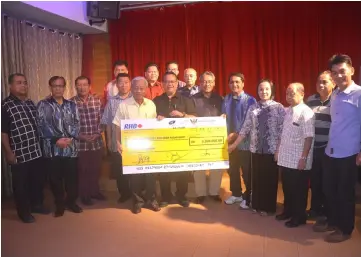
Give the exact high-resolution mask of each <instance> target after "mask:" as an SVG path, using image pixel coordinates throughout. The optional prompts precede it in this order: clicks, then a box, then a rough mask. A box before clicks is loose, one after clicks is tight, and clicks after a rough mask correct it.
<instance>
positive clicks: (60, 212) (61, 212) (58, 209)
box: [54, 207, 65, 218]
mask: <svg viewBox="0 0 361 257" xmlns="http://www.w3.org/2000/svg"><path fill="white" fill-rule="evenodd" d="M64 211H65V208H64V207H56V210H55V213H54V217H55V218H57V217H61V216H63V215H64Z"/></svg>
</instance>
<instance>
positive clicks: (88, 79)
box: [75, 76, 90, 85]
mask: <svg viewBox="0 0 361 257" xmlns="http://www.w3.org/2000/svg"><path fill="white" fill-rule="evenodd" d="M83 79H86V80H87V81H88V84H89V85H90V78H88V77H86V76H79V77H77V78H76V79H75V85H76V84H77V83H78V81H79V80H83Z"/></svg>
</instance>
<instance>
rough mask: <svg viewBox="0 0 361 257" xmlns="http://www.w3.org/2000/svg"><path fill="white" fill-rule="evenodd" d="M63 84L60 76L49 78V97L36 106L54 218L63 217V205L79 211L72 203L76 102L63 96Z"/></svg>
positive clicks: (75, 181)
mask: <svg viewBox="0 0 361 257" xmlns="http://www.w3.org/2000/svg"><path fill="white" fill-rule="evenodd" d="M65 86H66V82H65V79H64V78H63V77H60V76H54V77H52V78H50V80H49V88H50V92H51V96H50V97H47V98H45V99H43V100H41V101H40V102H39V103H38V106H37V112H38V119H39V135H40V143H41V147H42V151H43V157H45V159H46V162H47V169H48V171H49V180H50V187H51V191H52V192H53V195H54V198H55V206H56V210H55V214H54V216H55V217H60V216H63V215H64V211H65V208H66V207H67V208H68V209H69V210H71V211H72V212H75V213H80V212H82V209H81V208H80V207H79V206H78V205H77V204H76V199H77V197H78V172H77V159H78V158H77V157H78V150H77V143H76V141H77V139H78V135H79V128H80V126H79V125H80V124H79V114H78V109H77V107H76V104H75V103H74V102H73V101H69V100H66V99H64V97H63V95H64V91H65ZM64 187H65V191H66V199H65V197H64V196H65V192H64Z"/></svg>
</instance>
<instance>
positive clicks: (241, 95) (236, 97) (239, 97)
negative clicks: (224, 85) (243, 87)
mask: <svg viewBox="0 0 361 257" xmlns="http://www.w3.org/2000/svg"><path fill="white" fill-rule="evenodd" d="M245 95H246V93H245V92H244V91H242V92H241V93H240V94H239V95H237V96H235V95H233V94H232V99H236V100H240V99H241V98H242V97H243V96H245Z"/></svg>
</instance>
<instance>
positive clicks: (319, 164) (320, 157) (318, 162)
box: [310, 147, 328, 216]
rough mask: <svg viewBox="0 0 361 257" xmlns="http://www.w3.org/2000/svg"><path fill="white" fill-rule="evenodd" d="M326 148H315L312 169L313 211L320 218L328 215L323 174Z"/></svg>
mask: <svg viewBox="0 0 361 257" xmlns="http://www.w3.org/2000/svg"><path fill="white" fill-rule="evenodd" d="M324 158H325V148H324V147H322V148H314V150H313V162H312V169H311V171H310V179H311V180H310V182H311V210H312V211H314V212H316V213H317V215H318V216H323V215H326V213H325V212H326V206H325V196H324V193H323V186H322V183H323V180H322V177H323V173H324V172H328V171H327V170H324V167H323V166H324Z"/></svg>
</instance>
